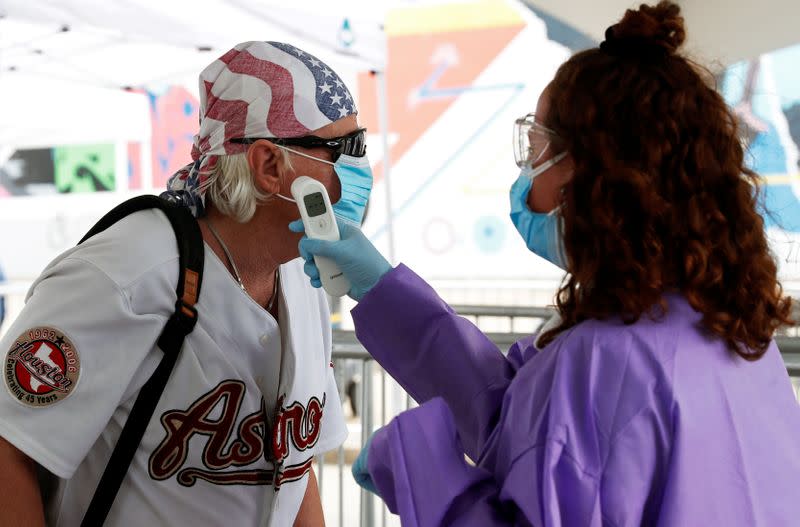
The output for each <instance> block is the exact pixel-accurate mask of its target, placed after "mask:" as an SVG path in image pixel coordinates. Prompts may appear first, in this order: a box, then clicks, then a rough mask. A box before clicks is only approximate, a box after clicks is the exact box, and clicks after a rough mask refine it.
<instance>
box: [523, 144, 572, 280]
mask: <svg viewBox="0 0 800 527" xmlns="http://www.w3.org/2000/svg"><path fill="white" fill-rule="evenodd" d="M564 156H566V154H565V153H563V152H562V153H560V154H558V155H557V156H555V157H553V158H552V159H550V160H548V161H546V162H545V163H542V164H541V165H539V166H537V167H536V168H530V167H525V168H523V169H522V170H521V172H520V175H519V177H518V178H517V180H516V181H515V182H514V184H513V185H512V186H511V192H510V197H511V214H510V216H511V221H512V222H513V223H514V227H516V229H517V232H519V234H520V236H522V239H523V240H525V245H527V247H528V249H530V250H531V251H532V252H533V253H534V254H536V255H538V256H541V257H542V258H544V259H545V260H547V261H549V262H551V263H553V264H555V265H557V266H558V267H560V268H561V269H564V270H566V269H567V258H566V252H565V250H564V238H563V236H562V231H563V228H562V223H563V220H562V219H561V215H560V214H559V213H558V209H555V210H552V211H550V212H548V213H542V212H533V211H532V210H531V209H530V207H528V194H529V193H530V191H531V186H532V184H533V178H535V177H536V176H538V175H539V174H541V173H543V172H544V171H545V170H547V169H549V168H550V167H552V166H553V165H555V164H556V163H558V162H559V161H561V160H562V159H564Z"/></svg>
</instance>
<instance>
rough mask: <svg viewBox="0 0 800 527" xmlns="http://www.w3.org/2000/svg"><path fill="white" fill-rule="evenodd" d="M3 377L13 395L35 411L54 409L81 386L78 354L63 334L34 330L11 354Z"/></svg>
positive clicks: (49, 330) (19, 339)
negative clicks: (46, 407) (53, 405)
mask: <svg viewBox="0 0 800 527" xmlns="http://www.w3.org/2000/svg"><path fill="white" fill-rule="evenodd" d="M3 367H4V370H3V376H4V377H5V381H6V387H7V388H8V391H9V392H11V395H12V396H14V398H15V399H16V400H17V401H19V402H20V403H21V404H24V405H26V406H31V407H40V406H50V405H52V404H55V403H57V402H58V401H61V400H63V399H66V398H67V397H69V394H71V393H72V392H73V390H74V389H75V386H76V385H77V384H78V377H79V376H80V373H81V362H80V359H79V358H78V350H76V349H75V346H73V345H72V342H71V341H70V339H69V338H67V336H66V335H65V334H64V332H63V331H59V330H58V329H54V328H48V327H38V328H32V329H29V330H28V331H26V332H25V333H23V334H22V335H20V336H19V338H17V340H16V341H14V344H13V345H12V346H11V349H10V350H8V354H7V355H6V360H5V364H4V366H3Z"/></svg>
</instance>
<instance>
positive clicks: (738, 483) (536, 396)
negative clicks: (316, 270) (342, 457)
mask: <svg viewBox="0 0 800 527" xmlns="http://www.w3.org/2000/svg"><path fill="white" fill-rule="evenodd" d="M666 299H667V302H668V312H667V314H666V315H665V316H664V317H662V318H661V319H660V320H659V321H653V320H651V319H649V318H647V317H645V318H642V319H641V320H640V321H638V322H637V323H635V324H633V325H624V324H623V323H622V322H620V321H618V320H607V321H595V320H592V321H586V322H583V323H582V324H579V325H578V326H575V327H574V328H571V329H570V330H567V331H566V332H564V333H562V334H561V335H559V336H558V338H557V339H556V340H555V341H554V342H552V343H551V344H550V345H549V346H547V347H545V348H544V349H543V350H541V351H539V350H538V349H537V348H536V347H535V346H534V345H533V338H532V337H531V338H526V339H523V340H521V341H520V342H517V343H516V344H515V345H514V346H512V348H511V349H510V351H509V353H508V355H507V356H504V355H503V354H502V353H501V352H500V351H499V350H498V349H497V348H496V347H495V346H494V345H493V344H492V343H491V341H489V340H488V339H487V338H486V337H485V336H484V335H483V334H482V333H481V332H480V331H479V330H478V329H477V328H476V327H475V326H474V325H473V324H472V323H470V322H469V321H467V320H465V319H464V318H461V317H459V316H457V315H456V314H455V313H454V312H453V311H452V310H451V309H450V308H449V307H448V306H447V304H445V303H444V302H443V301H442V300H441V299H440V298H439V297H438V296H437V295H436V293H435V292H434V291H433V290H432V289H431V288H430V287H429V286H428V285H427V284H426V283H425V282H424V281H423V280H422V279H420V278H419V277H418V276H416V275H415V274H414V273H413V272H412V271H411V270H410V269H408V268H407V267H405V266H403V265H400V266H398V267H397V268H396V269H393V270H392V271H391V272H389V273H388V274H387V275H385V276H384V277H383V278H382V279H381V281H380V282H379V283H378V284H377V285H376V286H375V287H374V288H373V290H371V291H370V292H369V293H368V294H367V295H366V296H365V298H364V299H363V300H362V301H361V302H360V303H359V304H358V306H357V307H356V308H355V309H354V310H353V317H354V320H355V326H356V333H357V335H358V338H359V340H360V341H361V342H362V343H363V344H364V345H365V346H366V348H367V349H368V350H369V352H370V353H371V354H372V355H373V356H374V357H375V358H376V359H377V360H378V362H380V364H382V365H383V367H384V368H386V370H387V371H388V372H389V373H390V374H391V375H392V376H393V377H394V378H395V379H397V380H398V381H399V382H400V384H401V385H402V386H403V387H404V388H405V389H406V390H407V391H408V392H409V393H410V394H411V395H412V396H413V397H414V398H415V399H416V400H417V401H419V402H420V403H422V404H421V405H420V406H419V407H418V408H415V409H412V410H409V411H407V412H404V413H402V414H400V415H399V416H398V417H397V418H395V419H394V420H393V421H392V422H391V423H390V424H389V425H387V426H386V427H384V428H382V429H381V430H379V431H378V432H377V433H376V434H375V437H374V439H373V441H372V446H371V448H370V451H369V460H368V469H369V472H370V475H371V476H372V478H373V481H374V482H375V485H376V486H377V488H378V490H379V491H380V494H381V496H382V497H383V499H384V500H385V501H386V503H387V505H388V506H389V509H390V510H391V511H392V512H394V513H396V514H399V515H400V517H401V519H402V522H403V525H406V526H426V527H434V526H444V525H453V526H464V527H471V526H500V525H524V526H527V525H533V526H536V527H549V526H564V527H572V526H582V527H583V526H600V525H604V526H629V525H630V526H633V525H637V526H638V525H647V526H650V525H652V526H664V527H666V526H670V527H673V526H674V527H686V526H695V525H697V526H704V527H705V526H723V525H724V526H726V527H731V526H748V527H752V526H765V527H775V526H797V525H800V405H798V404H797V402H796V400H795V397H794V394H793V392H792V387H791V383H790V381H789V378H788V375H787V372H786V369H785V367H784V364H783V361H782V360H781V357H780V353H779V352H778V349H777V347H776V346H775V344H774V342H773V343H772V344H771V345H770V348H769V350H768V351H767V353H766V355H765V356H764V357H763V358H762V359H761V360H759V361H757V362H747V361H745V360H743V359H741V358H740V357H739V356H737V355H735V354H733V353H732V352H731V351H729V350H728V349H727V348H726V347H725V345H724V343H723V342H721V341H720V340H719V339H716V338H712V337H710V336H708V335H707V334H706V333H704V332H703V331H701V330H700V329H698V323H699V322H700V319H701V316H700V315H699V314H698V313H697V312H695V311H694V310H693V309H692V308H691V307H690V306H689V304H688V303H687V302H686V300H685V299H684V298H683V297H682V296H680V295H677V294H675V295H667V297H666ZM464 453H466V454H467V455H468V456H469V457H470V458H471V459H473V460H475V461H476V465H475V466H473V465H471V464H469V463H467V462H466V461H465V459H464Z"/></svg>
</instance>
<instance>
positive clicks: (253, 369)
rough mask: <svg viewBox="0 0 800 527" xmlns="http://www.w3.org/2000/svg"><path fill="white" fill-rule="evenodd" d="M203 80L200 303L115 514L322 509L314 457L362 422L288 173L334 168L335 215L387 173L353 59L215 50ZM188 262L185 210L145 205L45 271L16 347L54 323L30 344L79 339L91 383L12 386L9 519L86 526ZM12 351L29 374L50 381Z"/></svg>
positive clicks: (1, 445) (125, 519)
mask: <svg viewBox="0 0 800 527" xmlns="http://www.w3.org/2000/svg"><path fill="white" fill-rule="evenodd" d="M200 98H201V105H200V125H199V131H198V134H197V135H196V136H195V141H194V148H193V149H192V153H191V155H192V162H191V163H190V164H188V165H187V166H186V167H184V168H183V169H181V170H179V171H178V172H177V173H176V174H175V175H174V176H173V177H172V178H171V179H170V181H169V183H168V190H167V192H166V193H165V194H164V197H166V198H167V199H169V200H171V201H173V202H176V203H179V204H182V205H185V206H186V207H189V208H190V210H191V211H192V213H193V214H194V216H195V217H196V218H197V219H198V222H199V226H200V229H201V231H202V235H203V239H204V242H205V270H204V275H203V285H202V288H203V294H202V296H201V297H200V300H199V302H198V303H197V305H196V308H197V311H198V313H199V315H198V320H197V324H196V326H195V328H194V331H192V332H191V333H190V334H189V335H188V337H187V338H186V340H185V342H184V346H183V349H182V351H181V354H180V355H179V358H178V362H177V364H176V365H175V368H174V370H173V372H172V376H171V377H170V379H169V382H168V383H167V385H166V389H165V391H164V393H163V395H162V396H161V399H160V401H159V405H158V407H157V408H156V411H155V414H154V416H153V418H152V419H151V420H150V422H149V426H148V428H147V429H146V432H145V435H144V438H143V439H142V441H141V444H140V446H139V449H138V450H137V452H136V455H135V457H134V460H133V462H132V464H131V465H130V469H129V470H128V473H127V475H126V477H125V480H124V481H123V484H122V487H121V488H120V491H119V493H118V494H117V497H116V500H115V501H114V504H113V506H112V508H111V510H110V513H109V515H108V518H107V520H106V523H105V525H154V526H156V525H163V526H168V525H273V526H281V527H283V526H287V525H297V526H318V525H323V524H324V518H323V512H322V507H321V503H320V497H319V492H318V487H317V483H316V478H315V475H314V471H313V469H312V460H313V458H314V456H316V455H318V454H321V453H323V452H325V451H327V450H330V449H333V448H336V447H337V446H338V445H340V444H341V443H342V442H343V441H344V439H345V436H346V434H347V429H346V427H345V423H344V419H343V415H342V407H341V403H340V400H339V395H338V390H337V388H336V384H335V381H334V376H333V368H332V366H333V364H332V362H331V331H330V314H329V310H328V304H327V299H326V296H325V294H324V292H323V291H322V290H320V289H314V288H312V287H311V286H310V285H309V284H308V281H307V279H306V277H305V275H304V274H303V261H302V260H301V259H299V258H298V248H297V246H298V241H299V239H300V235H298V234H294V233H291V232H289V231H287V228H286V226H287V224H288V223H289V222H290V221H292V220H295V219H297V218H299V217H300V214H299V210H298V207H297V204H296V203H294V202H293V200H292V198H291V197H290V196H291V194H290V187H291V184H292V182H293V181H294V180H295V179H296V178H297V177H299V176H308V177H311V178H313V179H316V180H318V181H320V182H321V183H323V184H324V185H325V187H326V188H327V190H328V193H329V195H330V197H331V201H332V202H334V203H335V205H334V209H335V212H336V214H337V216H338V217H339V218H340V219H341V220H342V221H344V222H349V223H352V224H354V225H359V224H360V222H361V219H362V217H363V214H364V208H365V205H366V202H367V199H368V198H369V193H370V190H371V186H372V174H371V172H370V168H369V162H368V160H367V157H366V147H365V142H364V139H365V131H364V129H363V128H359V126H358V122H357V119H356V112H357V110H356V106H355V101H354V100H353V96H352V95H351V94H350V92H349V91H348V89H347V87H346V86H345V84H344V83H343V82H342V80H341V79H340V78H339V77H338V76H337V75H336V73H335V72H334V71H333V70H332V69H330V68H329V67H328V66H327V65H325V64H324V63H323V62H322V61H320V60H319V59H317V58H316V57H314V56H312V55H310V54H308V53H306V52H304V51H302V50H300V49H298V48H295V47H294V46H291V45H289V44H283V43H279V42H245V43H242V44H239V45H237V46H236V47H234V48H233V49H231V50H230V51H229V52H228V53H226V54H224V55H223V56H221V57H220V58H219V59H217V60H215V61H214V62H213V63H212V64H210V65H209V66H208V67H207V68H206V69H205V70H204V71H203V72H202V73H201V74H200ZM177 270H178V251H177V248H176V244H175V238H174V234H173V231H172V229H171V227H170V225H169V222H168V221H167V220H166V217H165V216H164V215H163V214H162V213H161V212H160V211H156V210H148V211H142V212H138V213H135V214H132V215H130V216H128V217H126V218H124V219H123V220H121V221H120V222H118V223H117V224H115V225H114V226H113V227H111V228H109V229H107V230H106V231H104V232H102V233H100V234H98V235H96V236H94V237H92V238H90V239H89V240H88V241H86V242H85V243H83V244H81V245H80V246H78V247H76V248H74V249H72V250H70V251H67V252H66V253H65V254H63V255H61V256H59V257H58V258H57V259H56V260H55V261H54V262H52V263H51V264H50V265H49V266H48V268H47V269H46V270H45V271H44V273H43V274H42V276H41V277H40V278H39V279H38V280H37V281H36V283H35V284H34V286H33V287H32V288H31V291H30V293H29V296H28V300H27V304H26V306H25V308H24V309H23V311H22V313H21V314H20V316H19V318H18V319H17V320H16V322H15V324H14V325H13V327H12V328H11V329H10V330H9V331H8V333H7V334H6V337H5V339H4V340H3V342H2V347H3V350H4V351H9V350H12V349H13V346H14V343H15V340H14V339H17V338H18V337H19V338H23V337H20V336H21V335H22V336H24V335H27V334H29V333H30V334H33V333H35V334H37V335H44V337H43V338H44V340H47V342H44V341H42V342H43V344H42V346H40V348H39V351H37V352H36V353H37V354H36V355H35V357H34V358H32V360H36V361H37V362H36V363H37V364H45V365H46V366H47V368H48V371H50V369H51V368H53V367H56V368H60V366H58V361H57V360H55V359H53V357H54V356H55V355H54V354H53V352H54V351H57V350H60V349H64V347H65V346H67V345H68V346H69V349H70V350H72V352H73V356H74V361H75V365H76V366H75V367H74V371H73V372H72V374H71V375H72V377H73V378H71V380H73V381H74V382H73V383H72V384H71V386H70V387H69V388H68V389H67V391H66V392H65V393H63V394H59V395H57V396H53V397H52V398H51V399H49V400H45V402H42V403H41V404H38V405H36V406H34V405H28V404H24V400H23V401H22V402H21V401H20V400H18V399H17V397H15V394H14V393H12V391H11V387H10V386H11V385H9V384H8V383H7V386H8V389H6V388H3V389H2V390H1V391H2V393H0V436H2V438H1V439H0V470H2V473H3V478H0V479H2V482H0V524H1V525H26V526H36V525H43V524H44V522H45V518H46V519H47V525H52V526H75V525H79V524H81V518H82V517H83V516H84V513H85V511H86V509H87V506H88V504H89V501H90V499H91V497H92V495H93V492H94V489H95V488H96V486H97V482H98V479H99V476H100V474H101V473H102V470H103V468H104V467H105V465H106V463H107V461H108V457H109V453H110V449H111V448H112V447H113V445H114V444H115V443H116V440H117V437H118V436H119V432H120V428H121V426H122V425H123V424H124V423H125V420H126V418H127V415H128V413H129V412H130V408H131V405H132V403H133V401H134V400H135V399H136V397H137V394H138V392H139V391H140V388H141V387H142V384H143V383H144V381H146V380H147V379H148V378H149V377H150V375H151V374H152V372H153V369H154V368H155V366H156V365H157V364H158V362H159V360H160V356H161V354H162V352H161V350H159V349H158V347H157V346H156V339H157V338H158V335H159V333H160V331H161V329H162V328H163V326H164V324H165V321H166V320H167V318H168V317H169V316H170V315H171V314H172V312H173V310H174V305H175V282H176V277H177V274H178V273H177ZM48 339H50V340H52V342H50V340H48ZM40 340H41V339H40ZM47 350H50V351H49V352H48V351H47ZM48 353H49V355H48ZM14 359H15V355H14V354H12V353H9V354H8V355H7V356H6V368H5V370H6V371H7V372H11V373H9V375H11V376H12V377H13V380H15V381H16V382H17V384H16V385H20V386H21V385H23V384H24V385H25V386H28V387H29V388H31V389H34V390H36V389H39V388H41V384H42V383H41V382H39V381H35V380H31V377H30V375H27V374H26V373H25V371H22V369H20V368H19V367H17V368H16V369H14V364H13V363H12V361H13V360H14ZM78 359H79V362H78ZM48 361H50V362H53V363H54V364H55V366H50V365H49V364H50V362H48ZM9 364H10V365H11V366H10V369H9ZM43 367H44V366H43ZM26 375H27V377H26ZM37 472H38V473H39V474H40V475H41V474H46V475H45V476H44V477H43V478H40V479H37Z"/></svg>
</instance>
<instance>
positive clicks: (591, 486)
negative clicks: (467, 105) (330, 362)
mask: <svg viewBox="0 0 800 527" xmlns="http://www.w3.org/2000/svg"><path fill="white" fill-rule="evenodd" d="M605 37H606V38H605V40H604V42H603V43H602V44H601V45H600V46H599V47H598V48H594V49H589V50H585V51H582V52H580V53H578V54H576V55H575V56H573V57H571V58H570V59H569V60H567V61H566V62H565V63H564V64H563V65H562V66H561V67H560V68H559V69H558V71H557V72H556V74H555V76H554V78H553V80H552V81H551V82H550V83H549V85H548V88H547V89H546V90H545V91H544V93H543V94H542V96H541V97H540V101H539V103H538V108H537V111H536V113H535V114H531V115H528V116H526V117H524V118H522V119H520V120H518V121H517V123H516V130H517V134H518V135H517V138H516V141H515V143H516V144H515V149H516V150H517V163H518V164H519V165H520V167H521V168H522V174H521V175H520V177H519V178H518V179H517V181H516V182H515V183H514V184H513V186H512V189H511V219H512V221H513V223H514V225H515V227H516V228H517V230H518V231H519V233H520V235H521V236H522V238H523V239H524V241H525V243H526V244H527V246H528V247H529V248H530V249H531V250H532V251H534V252H535V253H536V254H538V255H539V256H542V257H543V258H546V259H547V260H549V261H551V262H553V263H554V264H556V265H558V266H560V267H561V268H562V269H565V270H566V271H567V274H566V276H565V278H564V280H563V283H562V286H561V287H560V289H559V291H558V292H557V294H556V297H555V300H556V304H557V308H558V315H559V318H557V319H555V320H554V322H553V323H552V324H551V325H550V326H549V327H547V328H545V330H544V331H543V332H542V333H541V334H539V335H531V336H529V337H526V338H523V339H521V340H520V341H518V342H517V343H515V344H514V345H512V346H511V348H510V349H509V350H508V353H507V354H504V353H501V351H500V350H498V349H497V347H496V346H495V345H494V344H493V343H492V342H491V341H490V340H489V339H488V338H487V337H486V336H485V335H483V334H482V333H481V332H480V330H479V329H478V328H477V327H475V326H474V325H473V324H472V323H471V322H469V321H468V320H466V319H464V318H462V317H459V316H457V315H456V314H455V313H454V312H453V310H452V309H451V308H450V307H449V306H448V305H447V304H446V303H445V302H444V301H442V299H441V298H439V296H438V295H437V294H436V293H435V291H433V290H432V289H431V288H430V286H429V285H428V284H426V283H425V282H424V281H423V280H422V279H421V278H420V277H419V276H417V275H416V274H414V273H413V271H411V269H409V268H408V267H406V266H404V265H402V264H401V265H398V266H397V267H395V268H392V267H391V266H390V265H389V264H388V263H387V262H386V260H385V259H383V257H382V256H381V255H380V254H379V253H378V252H377V251H376V250H375V249H374V247H372V245H371V244H370V243H369V241H368V240H367V239H366V238H365V237H364V236H363V234H361V232H360V231H358V230H357V229H355V228H353V227H351V226H349V225H344V224H343V225H342V227H341V229H340V230H341V234H342V239H341V240H340V241H337V242H328V241H321V240H311V239H303V240H301V242H300V252H301V254H302V255H303V257H305V258H306V259H307V263H306V274H308V275H309V277H310V278H311V282H312V284H314V285H318V284H319V271H318V270H317V269H316V267H315V266H314V264H313V260H312V259H311V256H312V255H319V256H324V257H328V258H331V259H333V260H334V261H335V262H336V263H337V264H338V265H339V268H340V269H342V271H343V272H344V273H345V275H346V276H347V277H348V279H349V280H350V283H351V284H353V288H352V289H351V290H350V293H349V294H350V296H351V297H353V298H354V299H356V300H358V301H359V303H358V305H357V306H356V307H355V308H354V309H353V311H352V314H353V321H354V324H355V328H356V335H357V336H358V339H359V340H360V341H361V343H362V344H364V346H365V348H366V349H367V350H368V351H369V352H370V354H371V355H372V356H373V357H374V358H375V359H376V360H377V361H378V362H379V363H380V364H381V365H382V366H383V367H384V368H385V369H386V371H387V372H389V373H390V374H391V375H392V376H393V377H394V378H395V379H397V380H398V382H399V383H400V384H401V385H402V386H403V387H404V388H405V389H406V391H408V393H409V394H410V395H411V396H412V397H413V398H414V399H415V400H416V401H418V402H419V403H420V406H419V407H417V408H414V409H411V410H408V411H406V412H403V413H401V414H400V415H398V416H397V417H396V418H395V419H393V420H392V421H391V422H390V423H389V424H388V425H386V426H384V427H382V428H380V429H379V430H377V431H376V432H375V433H374V434H373V435H372V436H371V438H370V440H369V441H368V443H367V445H365V447H364V448H363V450H362V452H361V454H360V455H359V458H358V459H357V460H356V463H355V464H354V467H353V472H354V476H355V477H356V479H357V481H358V482H359V483H360V484H361V485H362V486H363V487H365V488H367V489H369V490H371V491H373V492H376V493H377V494H378V495H380V497H381V498H382V499H383V500H384V501H385V502H386V504H387V506H388V507H389V509H390V510H391V511H393V512H396V513H397V514H399V515H400V518H401V521H402V523H403V524H404V525H425V526H430V527H445V526H448V527H449V526H458V527H487V526H495V527H500V526H512V525H513V526H537V527H538V526H562V527H579V526H580V527H586V526H592V527H600V526H610V525H614V526H639V525H648V526H650V525H658V526H660V527H683V526H687V525H692V526H693V525H726V526H737V527H739V526H741V527H752V526H757V525H770V526H771V525H794V524H796V523H797V518H798V517H799V516H800V502H798V500H797V499H796V498H797V489H798V488H799V487H800V443H798V441H797V437H798V436H800V407H798V405H797V401H796V399H795V397H794V393H793V389H792V385H791V382H790V379H789V376H788V374H787V371H786V366H785V364H784V362H783V360H782V358H781V354H780V351H779V350H778V348H777V345H776V343H775V340H774V338H773V336H774V333H775V331H776V329H777V328H778V327H780V326H781V325H787V324H790V323H792V320H791V318H790V314H791V307H792V306H791V299H788V298H786V297H785V296H784V295H783V293H782V289H781V285H780V282H779V281H778V279H777V265H776V262H775V261H774V258H773V256H772V255H771V253H770V251H769V246H768V244H767V240H766V235H765V232H764V222H763V220H762V218H761V217H760V215H759V209H758V207H757V204H758V192H757V189H758V184H759V178H758V175H757V174H755V173H753V172H752V171H751V170H750V169H748V168H747V166H746V165H745V164H744V159H745V155H744V151H743V148H742V144H741V141H740V138H739V136H738V132H737V130H736V125H735V123H736V119H735V118H734V116H733V115H732V112H731V110H730V108H729V107H728V106H727V105H726V104H725V101H724V100H723V98H722V96H721V95H720V94H719V93H718V92H717V91H716V90H715V88H714V86H713V78H709V77H706V76H705V75H704V72H703V71H702V70H700V69H698V68H697V66H695V64H694V63H693V62H691V61H690V60H687V59H686V58H685V57H683V56H682V54H681V53H680V52H679V51H678V48H679V47H680V46H681V44H682V43H683V41H684V39H685V38H686V32H685V29H684V27H683V18H682V17H681V16H680V7H679V6H678V5H677V4H675V3H672V2H669V1H662V2H660V3H658V4H657V5H655V6H648V5H644V4H643V5H641V6H640V7H639V8H638V9H636V10H633V9H631V10H628V11H627V12H626V13H625V16H624V17H623V18H622V20H621V21H620V22H619V23H617V24H614V25H613V26H611V27H609V28H608V30H607V31H606V34H605ZM292 228H293V229H297V230H301V228H302V225H301V224H298V223H294V224H293V225H292ZM464 454H466V455H467V456H469V458H471V459H472V460H473V461H474V464H470V463H467V462H466V461H465V460H464Z"/></svg>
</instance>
